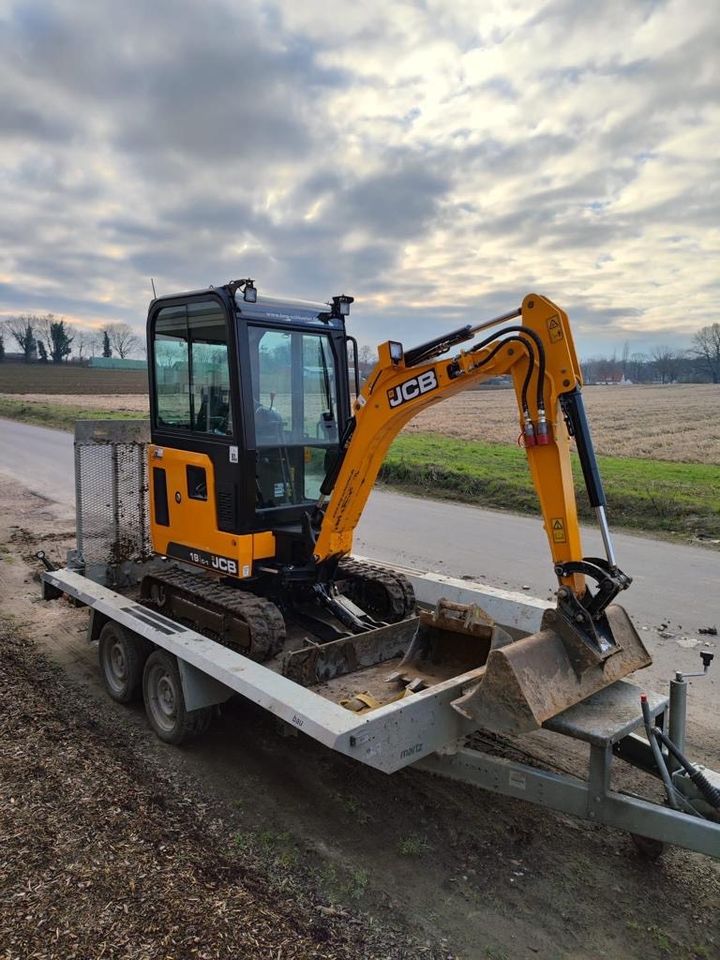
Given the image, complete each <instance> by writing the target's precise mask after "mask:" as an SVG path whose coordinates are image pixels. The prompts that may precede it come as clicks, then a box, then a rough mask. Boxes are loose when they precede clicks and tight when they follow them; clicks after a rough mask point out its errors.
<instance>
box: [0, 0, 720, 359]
mask: <svg viewBox="0 0 720 960" xmlns="http://www.w3.org/2000/svg"><path fill="white" fill-rule="evenodd" d="M711 7H712V5H704V6H703V5H698V4H693V3H692V2H691V0H668V2H664V3H659V2H652V0H648V2H638V3H636V4H632V5H628V4H625V3H621V2H619V0H617V2H614V0H609V2H607V3H604V4H602V5H597V4H587V3H585V2H583V0H559V2H550V3H545V4H541V5H538V4H537V3H536V2H531V0H515V2H513V3H507V2H505V0H491V2H488V3H484V4H482V6H481V8H479V7H478V5H477V4H476V3H474V2H472V0H455V2H452V3H450V2H449V0H425V2H424V3H422V4H416V3H411V2H405V0H393V2H390V3H387V2H381V0H367V2H365V3H363V4H357V3H352V2H350V0H342V2H338V3H337V4H335V5H334V6H333V8H332V10H333V16H332V18H329V17H328V7H327V4H326V3H325V2H324V0H304V2H303V3H302V4H298V3H295V2H292V0H282V2H273V0H256V2H251V0H248V2H246V3H243V4H238V3H236V2H231V0H208V2H207V3H205V4H197V3H195V2H191V0H172V2H171V0H157V2H156V3H154V4H151V5H147V4H146V3H141V2H140V0H127V2H126V3H123V4H122V6H121V7H118V6H117V5H116V4H110V3H109V2H107V0H101V2H98V3H95V4H91V5H88V4H86V3H82V2H81V0H63V2H62V3H61V2H50V0H42V2H41V0H22V2H20V0H17V2H15V3H13V2H9V3H6V4H5V5H4V6H3V7H2V10H1V12H0V89H1V90H2V97H0V137H1V138H2V157H3V161H2V176H0V204H2V212H3V216H2V217H0V242H1V244H2V254H0V257H1V259H0V283H2V286H0V313H13V312H14V311H16V310H19V309H23V310H27V309H37V310H43V311H45V310H53V311H54V312H56V313H62V312H65V313H67V314H68V315H69V316H71V317H72V318H73V319H75V320H79V321H86V322H93V321H97V320H98V319H102V318H110V319H123V320H128V321H129V322H131V323H133V324H135V325H136V326H137V328H138V330H140V329H141V326H142V323H143V318H144V313H145V309H146V304H147V299H148V291H149V277H150V276H154V277H155V280H156V284H157V285H158V289H159V290H161V291H162V292H169V291H171V290H173V289H189V288H195V287H201V286H207V285H209V284H218V283H222V282H224V281H226V280H229V279H231V278H233V277H236V276H244V275H247V274H252V275H254V276H255V277H256V278H257V281H258V286H259V287H260V289H261V290H264V291H267V292H277V293H284V294H289V295H296V296H302V297H308V298H312V299H324V298H326V297H329V296H331V295H332V294H334V293H337V292H340V291H341V290H345V291H347V292H350V293H353V294H354V295H355V296H356V298H357V302H356V305H355V307H354V308H353V324H354V329H355V332H356V334H357V335H358V336H359V338H360V339H361V340H362V341H364V342H373V341H377V340H380V339H384V338H386V337H387V336H388V334H389V332H390V333H392V335H393V336H394V337H397V338H398V339H405V340H406V341H407V342H413V341H418V340H422V339H427V338H429V337H431V336H433V335H437V333H438V332H440V331H441V330H442V329H443V326H444V325H448V324H451V325H457V323H458V322H462V319H463V317H464V316H465V315H467V316H472V318H478V317H482V316H483V315H488V316H491V315H493V314H495V313H500V312H502V311H503V310H504V309H507V308H508V307H512V306H514V305H515V304H516V303H518V302H519V301H520V299H521V298H522V296H523V294H524V293H525V292H527V291H528V290H530V289H535V290H539V291H540V292H545V293H547V294H548V295H549V296H551V297H553V298H554V299H555V300H557V301H558V302H560V303H561V304H562V305H563V306H564V307H565V308H566V309H568V311H569V313H570V315H571V318H574V320H575V329H576V330H577V332H578V339H579V341H580V346H581V348H582V349H585V350H588V351H593V350H596V349H600V348H602V347H603V346H604V345H610V346H611V347H612V346H614V345H615V344H618V343H622V342H623V341H624V340H625V339H628V338H629V339H632V340H634V341H635V340H636V341H637V342H651V341H652V338H653V337H657V338H662V337H667V336H670V335H676V336H679V337H683V336H684V337H687V336H688V335H689V333H690V332H691V331H692V330H693V329H696V328H697V327H698V326H700V325H702V324H703V323H707V322H708V321H709V320H710V319H712V318H713V315H714V310H715V307H714V305H715V293H716V291H717V267H716V264H717V262H718V253H719V251H718V245H719V243H718V228H717V223H718V189H719V188H718V185H717V177H716V174H715V156H716V143H717V137H718V125H719V124H718V114H719V112H720V111H719V110H718V107H717V102H718V87H719V86H720V83H719V80H718V67H717V57H716V50H717V48H718V41H719V40H720V37H719V36H718V24H717V18H716V17H715V16H714V12H713V10H712V9H711ZM391 326H392V329H390V328H391Z"/></svg>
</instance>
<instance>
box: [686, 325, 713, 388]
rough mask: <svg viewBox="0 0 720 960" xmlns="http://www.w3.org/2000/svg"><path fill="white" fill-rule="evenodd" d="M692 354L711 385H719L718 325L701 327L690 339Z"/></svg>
mask: <svg viewBox="0 0 720 960" xmlns="http://www.w3.org/2000/svg"><path fill="white" fill-rule="evenodd" d="M692 342H693V345H692V351H691V352H692V353H693V355H694V356H695V357H696V359H697V361H698V365H699V366H700V369H701V370H703V371H704V372H705V373H706V374H707V375H708V376H709V377H710V379H711V380H712V382H713V383H720V323H712V324H710V326H708V327H703V328H702V329H701V330H698V332H697V333H696V334H695V336H694V337H693V339H692Z"/></svg>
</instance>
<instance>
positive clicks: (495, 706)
mask: <svg viewBox="0 0 720 960" xmlns="http://www.w3.org/2000/svg"><path fill="white" fill-rule="evenodd" d="M602 627H603V632H604V633H605V635H606V636H608V637H609V639H610V640H611V641H612V648H613V649H612V652H611V653H609V654H607V655H605V657H604V658H603V659H602V660H600V659H597V658H595V659H593V658H592V657H588V658H586V659H585V660H582V658H581V656H580V648H579V647H578V642H581V641H578V640H577V638H574V637H572V635H571V632H569V631H568V629H567V628H566V624H565V623H563V622H561V619H559V618H558V615H557V612H556V611H548V613H547V614H546V615H545V617H544V618H543V623H542V625H541V629H540V630H539V631H538V633H534V634H531V635H530V636H529V637H524V638H523V639H522V640H516V641H514V642H513V643H510V644H507V645H506V646H504V647H500V648H497V647H495V648H493V649H491V651H490V653H489V655H488V659H487V664H486V666H485V672H484V674H483V676H482V677H481V678H480V680H479V681H478V682H476V683H474V684H473V685H472V686H471V687H470V688H469V689H468V690H466V691H464V693H463V696H461V697H460V698H458V699H457V700H455V701H454V702H453V707H454V708H455V710H457V711H458V713H460V714H462V716H464V717H466V718H467V719H469V720H472V721H473V722H474V723H477V725H478V727H482V728H483V729H486V730H491V731H493V732H495V733H509V734H513V733H526V732H529V731H530V730H536V729H538V727H541V726H542V724H543V723H544V722H545V721H546V720H549V719H550V718H551V717H554V716H556V715H557V714H559V713H562V712H563V711H564V710H567V709H568V708H569V707H571V706H574V705H575V704H576V703H580V702H581V701H582V700H585V699H586V698H587V697H589V696H591V695H592V694H593V693H596V692H597V691H598V690H602V689H603V688H604V687H607V686H609V685H610V684H611V683H615V681H616V680H621V679H622V678H623V677H627V676H628V675H629V674H631V673H633V672H634V671H635V670H639V669H641V668H642V667H647V666H648V665H649V664H650V662H651V658H650V655H649V654H648V652H647V650H646V649H645V646H644V645H643V642H642V640H641V639H640V637H639V636H638V633H637V631H636V630H635V628H634V626H633V625H632V622H631V620H630V618H629V617H628V615H627V613H626V612H625V610H624V609H623V608H622V607H620V606H610V607H608V608H607V610H606V611H605V615H604V622H603V623H602ZM580 667H582V669H580Z"/></svg>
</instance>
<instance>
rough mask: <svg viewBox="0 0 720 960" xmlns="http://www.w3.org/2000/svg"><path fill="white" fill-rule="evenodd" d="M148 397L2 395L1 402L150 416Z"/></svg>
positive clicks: (143, 394) (136, 395)
mask: <svg viewBox="0 0 720 960" xmlns="http://www.w3.org/2000/svg"><path fill="white" fill-rule="evenodd" d="M148 399H149V398H148V395H147V392H145V393H118V394H111V393H90V394H87V393H79V394H77V395H71V394H67V393H0V400H15V401H17V400H22V401H23V402H25V403H42V404H48V403H49V404H57V405H58V406H63V407H65V406H67V407H81V408H82V409H83V410H108V411H114V412H116V413H137V415H138V416H139V417H141V416H142V417H147V416H148Z"/></svg>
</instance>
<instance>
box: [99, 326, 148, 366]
mask: <svg viewBox="0 0 720 960" xmlns="http://www.w3.org/2000/svg"><path fill="white" fill-rule="evenodd" d="M107 334H108V338H109V340H110V346H111V347H112V349H113V350H114V351H115V353H116V354H117V355H118V356H119V357H120V359H121V360H126V359H127V358H128V357H129V356H130V354H131V353H137V352H138V351H139V348H140V338H139V337H138V336H136V335H135V334H134V333H133V331H132V328H131V327H130V325H129V324H127V323H111V324H109V325H108V327H107Z"/></svg>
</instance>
